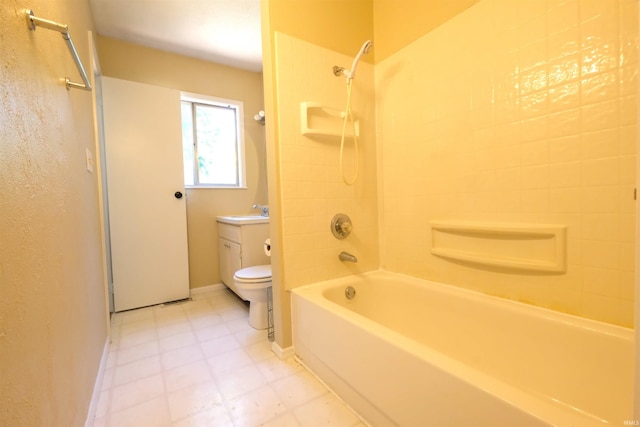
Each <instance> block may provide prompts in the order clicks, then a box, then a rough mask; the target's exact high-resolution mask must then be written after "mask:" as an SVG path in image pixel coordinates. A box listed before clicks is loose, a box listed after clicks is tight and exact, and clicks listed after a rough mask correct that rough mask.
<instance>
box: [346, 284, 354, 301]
mask: <svg viewBox="0 0 640 427" xmlns="http://www.w3.org/2000/svg"><path fill="white" fill-rule="evenodd" d="M344 296H345V297H347V299H354V298H355V297H356V288H354V287H353V286H347V288H346V289H345V290H344Z"/></svg>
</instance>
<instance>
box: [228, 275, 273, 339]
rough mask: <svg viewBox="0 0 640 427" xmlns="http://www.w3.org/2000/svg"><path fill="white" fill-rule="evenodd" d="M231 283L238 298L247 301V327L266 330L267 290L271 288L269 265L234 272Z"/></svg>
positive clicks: (267, 323)
mask: <svg viewBox="0 0 640 427" xmlns="http://www.w3.org/2000/svg"><path fill="white" fill-rule="evenodd" d="M233 282H234V284H235V285H236V288H237V289H238V293H239V294H240V297H241V298H242V299H244V300H246V301H249V325H251V326H252V327H253V328H255V329H267V327H268V325H269V322H268V319H267V317H268V312H267V290H268V289H269V288H270V287H271V265H270V264H268V265H255V266H253V267H247V268H243V269H241V270H238V271H236V274H234V275H233Z"/></svg>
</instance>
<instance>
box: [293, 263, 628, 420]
mask: <svg viewBox="0 0 640 427" xmlns="http://www.w3.org/2000/svg"><path fill="white" fill-rule="evenodd" d="M348 286H351V287H353V288H354V289H355V291H356V294H355V297H354V298H353V299H351V300H349V299H347V298H346V296H345V288H347V287H348ZM292 320H293V345H294V349H295V352H296V355H297V357H298V359H299V360H300V361H301V362H302V363H303V364H304V365H305V366H307V368H308V369H309V370H311V371H312V372H313V373H315V374H316V375H317V376H318V377H319V378H320V379H321V380H322V381H323V382H324V383H325V384H327V385H328V386H329V387H330V388H331V389H332V390H333V391H335V392H336V393H337V394H338V395H339V396H340V397H341V398H342V399H343V400H344V401H345V402H346V403H347V404H348V405H349V406H351V407H352V408H353V409H354V410H355V411H356V412H357V413H359V414H360V415H361V416H362V418H363V419H364V420H366V421H367V422H368V423H370V424H371V425H372V426H376V427H377V426H402V427H411V426H421V427H422V426H434V427H445V426H456V427H458V426H490V427H495V426H518V427H526V426H536V427H537V426H550V425H557V426H575V427H583V426H604V425H606V424H607V423H608V424H609V425H614V426H618V425H619V426H622V425H625V424H629V423H630V422H631V423H633V422H635V421H634V420H632V390H633V385H632V379H633V378H632V377H633V339H632V336H633V331H632V330H631V329H627V328H622V327H617V326H613V325H609V324H605V323H600V322H596V321H591V320H588V319H583V318H579V317H575V316H571V315H566V314H562V313H558V312H555V311H551V310H546V309H543V308H538V307H534V306H530V305H527V304H522V303H518V302H514V301H510V300H505V299H501V298H496V297H491V296H488V295H484V294H481V293H477V292H473V291H468V290H464V289H460V288H457V287H454V286H449V285H442V284H438V283H433V282H427V281H424V280H420V279H416V278H412V277H407V276H402V275H397V274H393V273H389V272H385V271H375V272H370V273H365V274H362V275H357V276H351V277H347V278H342V279H337V280H332V281H327V282H322V283H317V284H313V285H308V286H304V287H301V288H297V289H295V290H293V291H292ZM625 421H626V423H625ZM634 425H635V424H634Z"/></svg>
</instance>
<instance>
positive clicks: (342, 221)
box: [331, 213, 353, 240]
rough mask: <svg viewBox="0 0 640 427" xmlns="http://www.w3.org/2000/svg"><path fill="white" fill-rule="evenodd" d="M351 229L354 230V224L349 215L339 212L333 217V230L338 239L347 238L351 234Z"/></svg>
mask: <svg viewBox="0 0 640 427" xmlns="http://www.w3.org/2000/svg"><path fill="white" fill-rule="evenodd" d="M351 230H353V224H352V223H351V219H350V218H349V217H348V216H347V215H345V214H340V213H339V214H336V215H335V216H334V217H333V219H331V232H332V233H333V235H334V237H335V238H336V239H340V240H342V239H344V238H346V237H347V236H348V235H349V234H351Z"/></svg>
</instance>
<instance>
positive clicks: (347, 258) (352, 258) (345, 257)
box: [338, 251, 358, 262]
mask: <svg viewBox="0 0 640 427" xmlns="http://www.w3.org/2000/svg"><path fill="white" fill-rule="evenodd" d="M338 258H340V261H349V262H358V258H356V257H355V256H354V255H351V254H350V253H349V252H344V251H342V252H340V255H338Z"/></svg>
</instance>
